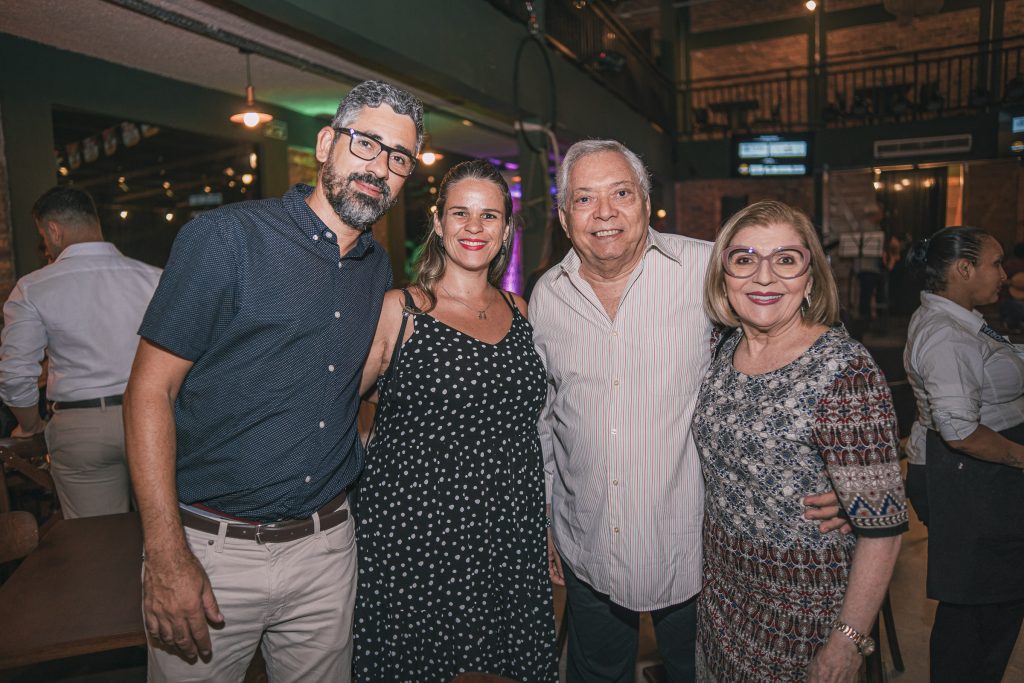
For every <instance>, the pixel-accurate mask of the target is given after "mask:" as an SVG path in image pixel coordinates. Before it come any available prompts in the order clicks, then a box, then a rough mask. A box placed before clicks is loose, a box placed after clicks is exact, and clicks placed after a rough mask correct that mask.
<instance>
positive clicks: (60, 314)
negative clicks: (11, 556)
mask: <svg viewBox="0 0 1024 683" xmlns="http://www.w3.org/2000/svg"><path fill="white" fill-rule="evenodd" d="M32 216H33V218H34V219H35V222H36V228H37V229H38V230H39V234H40V236H41V237H42V239H43V243H44V245H45V247H46V255H47V258H48V260H49V261H50V264H49V265H47V266H45V267H43V268H40V269H39V270H36V271H34V272H32V273H29V274H28V275H26V276H24V277H23V278H21V279H20V280H18V283H17V285H15V287H14V290H13V291H12V292H11V295H10V297H8V299H7V302H6V303H5V304H4V328H3V333H2V337H0V399H3V401H4V403H5V404H7V406H8V407H10V409H11V411H12V412H13V413H14V416H15V417H16V418H17V420H18V426H17V427H16V428H15V430H14V432H13V433H12V436H15V437H29V436H32V435H33V434H38V433H40V432H43V431H44V430H45V433H46V443H47V447H48V448H49V452H50V460H51V473H52V474H53V479H54V483H55V484H56V486H57V495H58V497H59V498H60V503H61V509H62V512H63V515H64V517H65V518H72V517H91V516H95V515H105V514H113V513H117V512H127V511H128V508H129V505H130V501H131V497H130V484H129V480H128V469H127V465H126V463H125V456H124V428H123V425H122V421H121V399H122V394H123V393H124V388H125V385H126V384H127V382H128V374H129V372H130V370H131V365H132V359H133V358H134V357H135V348H136V346H138V342H139V338H138V335H137V334H136V330H137V329H138V327H139V324H140V323H141V322H142V316H143V314H144V313H145V311H146V306H147V305H148V304H149V300H150V298H152V296H153V291H154V290H155V289H156V285H157V282H158V281H159V279H160V269H159V268H155V267H153V266H150V265H147V264H145V263H142V262H140V261H136V260H135V259H130V258H127V257H125V256H124V255H123V254H121V252H120V251H118V249H117V248H116V247H115V246H114V245H113V244H110V243H109V242H105V241H104V239H103V231H102V229H101V227H100V220H99V216H98V215H97V212H96V205H95V204H94V203H93V200H92V198H91V197H90V196H89V195H88V194H87V193H86V192H83V191H82V190H77V189H74V188H70V187H55V188H53V189H51V190H49V191H47V192H46V193H44V194H43V195H42V196H41V197H40V198H39V199H38V200H37V201H36V203H35V205H34V206H33V207H32ZM44 355H45V356H47V357H48V358H49V365H48V370H47V383H46V384H47V398H48V399H49V400H50V401H51V402H52V404H51V408H52V411H53V417H52V418H51V419H50V420H49V422H48V423H47V422H45V421H44V420H43V419H42V418H40V416H39V412H38V407H37V405H38V396H39V394H38V385H37V382H38V379H39V375H40V372H41V370H42V361H43V357H44Z"/></svg>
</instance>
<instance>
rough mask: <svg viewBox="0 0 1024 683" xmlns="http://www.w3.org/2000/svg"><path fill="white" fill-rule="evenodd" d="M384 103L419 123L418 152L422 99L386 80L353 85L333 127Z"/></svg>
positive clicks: (421, 122)
mask: <svg viewBox="0 0 1024 683" xmlns="http://www.w3.org/2000/svg"><path fill="white" fill-rule="evenodd" d="M382 104H386V105H388V106H389V107H391V108H392V109H394V110H395V113H396V114H402V115H405V116H408V117H409V118H410V119H412V122H413V123H414V124H415V125H416V149H415V150H413V152H414V153H416V154H419V151H420V147H421V146H422V145H423V103H422V102H420V101H419V99H417V97H416V96H415V95H413V94H412V93H409V92H406V91H405V90H402V89H401V88H396V87H395V86H393V85H391V84H390V83H385V82H384V81H363V82H362V83H360V84H359V85H357V86H356V87H354V88H352V90H350V91H349V93H348V94H347V95H345V98H344V99H343V100H342V101H341V104H339V105H338V112H337V113H336V114H335V115H334V119H333V120H332V121H331V127H332V128H348V127H349V126H351V125H352V123H353V122H354V121H355V120H356V119H357V118H358V117H359V114H360V112H362V111H363V109H364V108H366V107H370V108H371V109H376V108H377V107H379V106H381V105H382Z"/></svg>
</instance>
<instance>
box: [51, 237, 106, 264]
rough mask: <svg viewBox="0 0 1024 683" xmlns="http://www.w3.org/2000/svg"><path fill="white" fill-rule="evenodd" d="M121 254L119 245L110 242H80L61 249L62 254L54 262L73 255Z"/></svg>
mask: <svg viewBox="0 0 1024 683" xmlns="http://www.w3.org/2000/svg"><path fill="white" fill-rule="evenodd" d="M120 254H121V252H120V251H118V249H117V247H115V246H114V245H113V244H111V243H110V242H78V243H76V244H69V245H68V246H66V247H64V248H63V249H61V252H60V254H58V255H57V258H55V259H54V260H53V262H54V263H57V261H63V260H64V259H66V258H71V257H73V256H115V255H116V256H120Z"/></svg>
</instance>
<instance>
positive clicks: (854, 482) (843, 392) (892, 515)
mask: <svg viewBox="0 0 1024 683" xmlns="http://www.w3.org/2000/svg"><path fill="white" fill-rule="evenodd" d="M897 433H898V432H897V429H896V416H895V412H894V410H893V405H892V395H891V394H890V392H889V386H888V385H887V384H886V381H885V377H884V375H883V374H882V372H881V371H880V370H879V369H878V367H877V366H876V365H875V363H874V361H873V360H872V359H871V357H870V356H869V355H868V354H867V353H866V352H862V353H860V354H858V355H855V356H854V357H853V358H852V360H850V362H849V363H848V364H846V365H845V366H844V367H843V368H842V369H840V370H839V372H838V373H837V374H836V375H835V378H834V380H833V382H832V384H831V386H830V387H828V389H827V390H826V391H825V393H824V395H823V396H822V398H821V400H820V401H819V402H818V405H817V408H816V411H815V422H814V429H813V438H814V440H815V442H816V443H817V445H818V448H819V450H820V452H821V457H822V459H823V460H824V461H825V466H826V468H827V469H828V473H829V477H830V478H831V479H832V483H833V486H834V487H835V490H836V493H837V494H838V496H839V504H840V505H842V507H843V510H844V512H845V513H846V515H847V517H848V518H849V519H850V522H851V523H852V524H853V527H854V529H855V530H856V532H857V533H858V534H859V535H862V536H894V535H897V534H901V533H903V532H904V531H906V530H907V501H906V496H905V494H904V491H903V480H902V478H901V477H900V469H899V449H898V447H897Z"/></svg>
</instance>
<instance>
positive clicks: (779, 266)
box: [722, 244, 811, 280]
mask: <svg viewBox="0 0 1024 683" xmlns="http://www.w3.org/2000/svg"><path fill="white" fill-rule="evenodd" d="M764 260H767V261H768V268H770V269H771V271H772V272H773V273H775V275H776V276H778V277H780V278H782V279H783V280H792V279H793V278H797V277H800V276H801V275H803V274H804V273H806V272H807V269H808V268H809V267H810V266H811V252H810V250H809V249H807V247H803V246H800V245H798V244H794V245H787V246H782V247H775V248H774V249H772V250H771V252H769V253H768V254H761V253H759V252H758V251H757V250H756V249H754V248H753V247H742V246H735V247H726V249H725V251H724V252H722V265H723V266H724V267H725V272H726V273H728V274H729V275H732V276H733V277H735V278H740V279H745V278H748V277H753V276H754V274H755V273H757V272H758V271H759V270H760V269H761V261H764Z"/></svg>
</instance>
